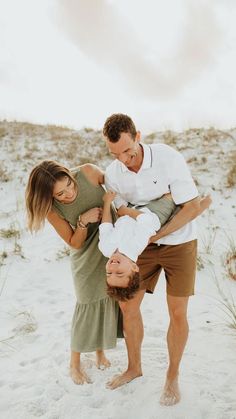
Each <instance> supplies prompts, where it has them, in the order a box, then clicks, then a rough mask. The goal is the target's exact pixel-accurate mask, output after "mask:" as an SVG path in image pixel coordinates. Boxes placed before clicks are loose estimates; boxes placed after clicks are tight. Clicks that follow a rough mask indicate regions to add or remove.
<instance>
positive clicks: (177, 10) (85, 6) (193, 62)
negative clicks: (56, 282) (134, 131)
mask: <svg viewBox="0 0 236 419" xmlns="http://www.w3.org/2000/svg"><path fill="white" fill-rule="evenodd" d="M235 22H236V1H235V0H165V1H163V0H47V1H46V0H40V1H39V0H0V51H1V53H0V119H3V118H7V119H16V120H24V121H30V122H37V123H55V124H59V125H68V126H70V127H75V128H82V127H84V126H86V127H92V128H101V127H102V125H103V123H104V120H105V119H106V117H107V116H109V115H110V114H111V113H114V112H123V113H127V114H129V115H130V116H131V117H132V118H133V119H134V121H135V122H136V126H137V128H140V129H141V130H143V131H145V132H150V131H152V130H158V129H167V128H170V129H177V130H181V129H183V128H189V127H197V126H205V127H208V126H212V125H213V126H216V127H220V128H230V127H232V126H236V25H235Z"/></svg>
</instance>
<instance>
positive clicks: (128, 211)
mask: <svg viewBox="0 0 236 419" xmlns="http://www.w3.org/2000/svg"><path fill="white" fill-rule="evenodd" d="M117 213H118V216H119V217H122V215H129V216H130V217H131V218H134V219H136V218H137V216H138V215H140V214H142V211H139V210H137V209H136V208H130V207H126V206H125V205H121V207H120V208H119V209H118V211H117Z"/></svg>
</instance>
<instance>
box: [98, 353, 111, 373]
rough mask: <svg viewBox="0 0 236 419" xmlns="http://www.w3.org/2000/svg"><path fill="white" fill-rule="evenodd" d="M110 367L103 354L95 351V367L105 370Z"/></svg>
mask: <svg viewBox="0 0 236 419" xmlns="http://www.w3.org/2000/svg"><path fill="white" fill-rule="evenodd" d="M110 366H111V363H110V361H109V359H107V357H106V356H105V352H104V351H101V350H97V351H96V367H97V368H99V369H101V370H105V369H106V368H109V367H110Z"/></svg>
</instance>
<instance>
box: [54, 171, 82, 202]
mask: <svg viewBox="0 0 236 419" xmlns="http://www.w3.org/2000/svg"><path fill="white" fill-rule="evenodd" d="M76 195H77V190H76V188H75V184H74V182H72V180H71V179H70V178H69V177H68V176H64V177H63V178H61V179H59V180H57V181H56V183H55V185H54V188H53V198H55V199H56V200H57V201H60V202H63V203H68V202H72V201H74V199H75V198H76Z"/></svg>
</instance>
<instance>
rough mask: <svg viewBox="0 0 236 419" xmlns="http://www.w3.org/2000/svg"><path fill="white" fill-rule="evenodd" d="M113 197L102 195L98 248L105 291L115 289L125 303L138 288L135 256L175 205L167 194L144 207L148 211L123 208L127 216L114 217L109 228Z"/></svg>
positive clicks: (172, 210)
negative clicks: (102, 258) (103, 263)
mask: <svg viewBox="0 0 236 419" xmlns="http://www.w3.org/2000/svg"><path fill="white" fill-rule="evenodd" d="M115 195H116V194H115V192H111V191H108V192H106V193H105V194H104V196H103V201H104V207H103V216H102V221H101V224H100V226H99V244H98V247H99V249H100V251H101V252H102V253H103V255H104V256H106V257H108V258H109V260H108V262H107V264H106V275H107V284H108V291H109V287H116V288H117V290H118V292H119V300H120V299H123V300H126V299H130V298H132V297H133V296H134V294H135V292H136V291H137V290H138V288H139V274H138V271H139V267H138V265H137V264H136V262H137V259H138V256H139V255H140V254H141V253H142V252H143V250H144V249H145V247H146V246H147V245H148V243H149V239H150V237H151V236H154V235H155V234H156V231H158V230H159V229H160V228H161V226H162V225H163V224H165V223H166V221H167V220H168V219H169V218H170V216H171V215H172V214H173V212H174V211H175V209H176V205H175V203H174V201H173V200H172V198H171V195H170V194H166V195H163V197H161V198H159V199H157V200H155V201H152V202H151V203H150V204H148V206H149V207H150V208H151V209H152V211H151V210H150V209H148V208H147V207H138V208H139V209H138V210H137V209H136V208H127V209H126V210H127V211H128V213H129V215H124V216H122V217H120V218H118V220H117V221H116V222H115V224H114V225H113V224H112V219H111V215H110V206H111V203H112V201H113V199H114V198H115ZM113 291H114V290H113ZM108 293H109V292H108ZM122 295H123V298H122ZM113 296H114V293H113Z"/></svg>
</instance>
